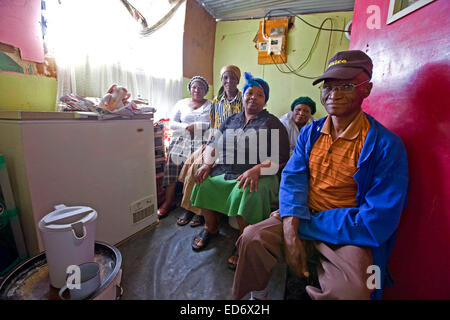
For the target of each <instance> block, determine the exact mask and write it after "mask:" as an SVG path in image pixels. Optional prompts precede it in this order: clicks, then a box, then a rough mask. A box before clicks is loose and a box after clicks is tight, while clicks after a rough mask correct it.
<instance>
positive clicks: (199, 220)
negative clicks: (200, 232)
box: [189, 214, 205, 228]
mask: <svg viewBox="0 0 450 320" xmlns="http://www.w3.org/2000/svg"><path fill="white" fill-rule="evenodd" d="M204 223H205V218H203V216H200V215H197V214H196V215H195V216H194V217H193V218H192V220H191V222H190V223H189V224H190V225H191V227H192V228H195V227H198V226H201V225H203V224H204Z"/></svg>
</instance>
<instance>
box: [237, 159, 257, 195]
mask: <svg viewBox="0 0 450 320" xmlns="http://www.w3.org/2000/svg"><path fill="white" fill-rule="evenodd" d="M260 174H261V169H260V167H259V166H258V165H256V166H254V167H253V168H251V169H249V170H247V171H245V172H244V173H243V174H241V175H240V176H239V177H237V179H236V181H239V185H238V188H239V189H240V188H241V187H242V190H245V188H246V187H247V186H248V187H249V188H250V192H253V191H255V192H258V180H259V176H260Z"/></svg>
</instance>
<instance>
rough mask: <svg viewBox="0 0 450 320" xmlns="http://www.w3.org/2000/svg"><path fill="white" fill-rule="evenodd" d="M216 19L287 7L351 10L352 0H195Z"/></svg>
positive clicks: (260, 14)
mask: <svg viewBox="0 0 450 320" xmlns="http://www.w3.org/2000/svg"><path fill="white" fill-rule="evenodd" d="M197 2H198V3H200V4H201V5H202V6H203V7H204V8H205V10H206V11H208V12H209V14H211V15H212V16H213V17H214V18H215V19H217V20H239V19H253V18H262V17H264V16H266V14H267V13H268V12H269V11H270V10H274V9H288V10H290V11H292V13H294V14H306V13H318V12H333V11H353V8H354V4H355V1H354V0H300V1H299V0H297V1H292V0H281V1H280V0H279V1H273V0H197ZM287 15H290V14H289V13H288V12H287V11H278V10H277V11H274V12H271V13H270V16H287Z"/></svg>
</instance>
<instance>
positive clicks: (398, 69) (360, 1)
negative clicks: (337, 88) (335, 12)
mask: <svg viewBox="0 0 450 320" xmlns="http://www.w3.org/2000/svg"><path fill="white" fill-rule="evenodd" d="M370 5H377V6H378V7H379V8H380V13H381V25H380V28H379V29H372V30H371V29H369V28H368V26H367V20H368V19H369V18H370V17H371V15H372V14H373V13H372V14H371V13H367V8H368V6H370ZM388 8H389V1H388V0H370V1H368V0H356V1H355V10H354V18H353V26H352V35H351V41H350V49H360V50H363V51H365V52H366V53H367V54H368V55H369V56H370V57H371V58H372V59H373V63H374V73H373V79H372V81H373V83H374V88H373V91H372V94H371V95H370V97H369V98H368V99H366V100H365V102H364V105H363V109H364V110H365V111H366V112H368V113H369V114H372V115H373V116H375V118H377V119H378V120H379V121H380V122H381V123H383V124H384V125H385V126H386V127H387V128H389V129H391V130H392V131H394V132H395V133H397V134H398V135H399V136H400V137H401V138H402V140H403V142H404V143H405V146H406V149H407V152H408V162H409V170H410V179H411V187H410V196H409V202H408V208H407V209H406V210H405V212H403V215H402V219H401V221H400V226H399V232H398V236H397V240H396V243H395V246H394V249H393V251H392V255H391V258H390V261H389V268H390V270H391V273H392V275H393V277H394V280H395V282H396V284H395V286H393V287H391V288H387V289H386V290H384V298H385V299H450V59H449V53H450V19H449V18H448V16H449V14H450V1H445V0H436V1H434V2H432V3H430V4H428V5H426V6H425V7H422V8H420V9H418V10H417V11H415V12H413V13H411V14H409V15H408V16H405V17H403V18H401V19H400V20H397V21H395V22H393V23H391V24H389V25H387V24H386V20H387V12H388ZM369 22H370V21H369Z"/></svg>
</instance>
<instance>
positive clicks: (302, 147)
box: [279, 114, 409, 299]
mask: <svg viewBox="0 0 450 320" xmlns="http://www.w3.org/2000/svg"><path fill="white" fill-rule="evenodd" d="M365 115H366V116H367V118H368V120H369V122H370V129H369V132H368V134H367V137H366V140H365V142H364V146H363V148H362V150H361V154H360V157H359V161H358V164H357V168H358V169H357V171H356V173H355V174H354V175H353V178H354V179H355V181H356V182H357V185H358V190H357V194H356V199H357V204H356V206H355V207H352V208H335V209H330V210H324V211H319V212H317V213H315V214H314V215H311V214H310V211H309V208H308V181H309V155H310V153H311V149H312V147H313V145H314V143H315V142H316V141H317V140H318V138H319V137H320V135H321V132H320V130H321V129H322V127H323V125H324V123H325V119H326V117H325V118H322V119H319V120H316V121H314V122H313V123H312V124H310V125H308V126H306V127H304V128H302V130H301V132H300V135H299V137H298V140H297V144H296V147H295V150H294V153H293V155H292V157H291V158H290V159H289V161H288V163H287V164H286V167H285V168H284V169H283V172H282V177H281V184H280V193H279V199H280V216H281V217H282V218H283V217H287V216H293V217H297V218H299V219H300V222H299V227H298V234H299V238H300V239H305V240H319V241H324V242H327V243H331V244H336V245H356V246H368V247H371V251H372V256H373V260H374V265H376V266H378V267H379V268H380V271H381V286H379V284H378V286H377V289H376V290H374V292H373V293H372V296H371V297H372V299H381V298H382V291H381V290H382V288H384V287H387V286H390V285H392V284H393V280H392V277H391V276H390V274H389V271H388V269H387V262H388V259H389V255H390V253H391V251H392V247H393V244H394V240H395V237H396V233H397V227H398V224H399V221H400V216H401V213H402V211H403V210H404V209H405V207H406V204H407V200H408V189H409V174H408V161H407V156H406V149H405V147H404V145H403V142H402V141H401V139H400V138H399V137H398V136H397V135H396V134H395V133H393V132H391V131H389V130H388V129H386V128H385V127H384V126H383V125H382V124H381V123H379V122H378V121H377V120H375V119H374V118H373V117H372V116H370V115H368V114H365ZM368 277H369V274H368Z"/></svg>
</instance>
